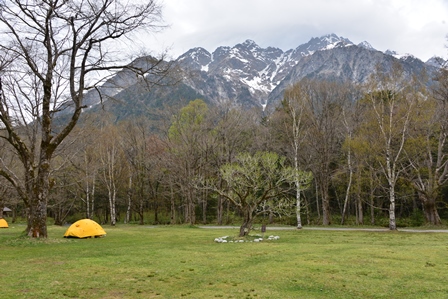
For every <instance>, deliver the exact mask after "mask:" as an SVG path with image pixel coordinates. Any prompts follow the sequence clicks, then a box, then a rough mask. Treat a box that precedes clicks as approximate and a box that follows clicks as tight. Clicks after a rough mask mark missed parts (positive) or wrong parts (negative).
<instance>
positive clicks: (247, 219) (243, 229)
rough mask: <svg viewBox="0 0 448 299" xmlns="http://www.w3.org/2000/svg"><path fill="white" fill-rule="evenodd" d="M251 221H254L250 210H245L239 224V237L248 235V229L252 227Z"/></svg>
mask: <svg viewBox="0 0 448 299" xmlns="http://www.w3.org/2000/svg"><path fill="white" fill-rule="evenodd" d="M253 221H254V219H253V216H252V212H251V211H245V212H244V220H243V224H241V226H240V234H239V237H245V236H247V235H249V232H250V229H251V228H252V224H253Z"/></svg>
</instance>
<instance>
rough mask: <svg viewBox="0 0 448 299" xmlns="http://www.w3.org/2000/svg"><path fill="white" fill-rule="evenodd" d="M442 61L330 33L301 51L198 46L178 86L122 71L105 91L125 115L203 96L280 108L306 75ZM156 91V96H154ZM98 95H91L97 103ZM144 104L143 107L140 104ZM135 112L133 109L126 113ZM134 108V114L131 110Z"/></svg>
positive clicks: (344, 77) (345, 75)
mask: <svg viewBox="0 0 448 299" xmlns="http://www.w3.org/2000/svg"><path fill="white" fill-rule="evenodd" d="M434 61H436V59H432V60H430V61H428V62H427V63H426V64H425V63H423V62H422V61H421V60H419V59H417V58H415V57H413V56H412V55H409V54H407V55H398V54H397V53H395V52H392V51H389V52H387V53H383V52H380V51H377V50H375V49H374V48H373V47H372V46H371V45H370V44H369V43H368V42H366V41H364V42H362V43H360V44H359V45H355V44H354V43H352V42H351V41H350V40H349V39H347V38H343V37H340V36H337V35H335V34H329V35H325V36H322V37H318V38H316V37H315V38H311V39H310V40H309V41H308V42H307V43H305V44H302V45H299V46H298V47H297V48H295V49H290V50H287V51H283V50H281V49H279V48H274V47H267V48H262V47H260V46H259V45H257V44H256V43H255V42H254V41H252V40H246V41H245V42H243V43H240V44H237V45H235V46H233V47H218V48H217V49H215V50H214V51H213V52H212V53H210V52H208V51H207V50H206V49H204V48H193V49H190V50H189V51H187V52H186V53H184V54H182V55H181V56H179V57H178V59H177V60H176V62H177V63H178V64H179V66H180V67H181V68H182V69H184V70H185V74H189V75H188V76H184V77H183V80H182V82H181V83H179V84H178V85H176V86H170V87H163V88H155V89H152V90H151V91H145V90H143V89H142V88H141V86H139V82H137V81H138V80H136V78H135V75H133V74H128V73H127V72H126V71H122V72H119V73H118V74H117V76H115V77H114V78H112V79H111V81H110V82H108V85H105V87H103V89H104V90H105V91H106V90H107V92H108V94H107V95H108V96H109V97H112V98H114V99H116V101H111V102H110V103H108V105H109V106H110V109H111V110H113V111H115V112H114V113H119V114H120V115H122V117H125V116H126V115H130V114H132V113H136V111H138V110H139V107H140V106H141V109H147V108H148V107H155V106H158V107H160V106H161V105H163V104H164V103H165V104H168V103H174V102H176V101H177V102H178V101H181V100H191V99H193V98H195V97H197V98H202V99H204V100H206V101H207V102H208V103H210V104H213V105H220V104H223V103H226V104H231V105H234V106H240V107H243V108H245V109H248V108H252V107H263V108H265V107H266V106H267V105H269V106H271V107H274V106H275V105H276V104H277V103H278V101H279V100H280V99H281V97H282V94H283V91H284V90H285V88H287V87H288V86H290V85H292V84H294V83H295V82H297V81H299V80H300V79H302V78H315V79H324V80H336V81H349V82H354V83H360V84H362V83H365V82H366V80H367V79H368V78H369V76H370V75H371V74H372V73H373V72H375V69H376V67H377V66H378V65H380V66H381V67H382V68H383V69H385V70H390V69H391V68H392V65H393V64H394V63H398V64H400V65H401V66H402V67H403V69H404V70H405V73H406V74H407V75H408V76H411V75H419V74H421V73H423V72H426V73H427V74H429V75H431V74H432V73H433V72H434V71H435V70H436V69H437V68H436V67H435V66H434V65H435V63H434ZM148 93H151V94H148ZM95 100H97V99H95V98H89V102H88V104H89V105H94V102H95ZM139 105H140V106H139ZM123 110H130V112H123ZM131 111H134V112H131Z"/></svg>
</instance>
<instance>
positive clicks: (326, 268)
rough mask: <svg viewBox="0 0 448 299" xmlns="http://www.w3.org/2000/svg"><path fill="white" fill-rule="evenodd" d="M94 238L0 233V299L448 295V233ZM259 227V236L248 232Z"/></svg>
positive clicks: (15, 228) (60, 230)
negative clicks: (239, 239)
mask: <svg viewBox="0 0 448 299" xmlns="http://www.w3.org/2000/svg"><path fill="white" fill-rule="evenodd" d="M103 227H104V229H105V230H106V232H107V236H106V237H104V238H98V239H83V240H79V239H64V238H62V236H63V234H64V232H65V230H66V229H67V228H66V227H57V226H51V227H49V236H50V237H49V238H48V239H47V240H32V239H28V238H25V237H20V234H21V232H22V231H23V230H24V228H25V227H24V226H20V225H10V228H8V229H0V270H1V271H0V297H1V298H34V299H38V298H108V299H109V298H282V299H284V298H448V234H445V233H405V232H359V231H356V232H355V231H350V232H346V231H315V230H301V231H297V230H288V231H272V232H269V227H268V232H267V233H266V234H274V235H278V236H280V239H279V240H276V241H263V242H260V243H250V242H248V243H220V244H219V243H215V242H214V241H213V240H214V238H216V237H221V236H224V235H231V236H234V235H236V233H237V230H232V229H201V228H194V227H183V226H171V227H170V226H167V227H149V226H137V225H118V226H117V227H110V226H107V225H106V226H103ZM255 233H256V232H255Z"/></svg>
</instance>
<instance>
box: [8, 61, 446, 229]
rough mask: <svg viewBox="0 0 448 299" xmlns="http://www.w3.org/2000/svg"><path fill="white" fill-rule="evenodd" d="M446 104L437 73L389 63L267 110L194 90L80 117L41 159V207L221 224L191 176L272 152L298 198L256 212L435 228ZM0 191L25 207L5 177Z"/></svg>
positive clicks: (442, 190) (230, 216)
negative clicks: (146, 113) (151, 104)
mask: <svg viewBox="0 0 448 299" xmlns="http://www.w3.org/2000/svg"><path fill="white" fill-rule="evenodd" d="M447 104H448V75H447V72H446V71H445V70H443V69H442V70H441V71H440V73H439V74H438V76H437V78H435V80H434V84H433V85H431V86H430V87H427V86H425V85H422V84H420V83H419V81H418V80H416V79H413V78H409V77H407V76H405V74H404V73H403V72H402V71H401V70H400V68H399V67H398V66H396V67H395V68H394V69H393V70H389V71H388V72H387V73H385V72H381V71H378V72H377V74H376V76H372V78H371V80H370V81H369V83H368V84H366V85H363V86H355V85H351V84H343V83H338V82H328V81H316V80H302V81H301V82H298V83H296V84H295V85H294V86H291V87H290V88H289V89H288V90H287V91H285V93H284V97H283V100H282V101H281V103H279V105H278V106H277V107H276V108H275V109H273V110H271V111H261V110H257V109H254V110H250V111H245V110H242V109H240V108H238V107H231V106H225V105H221V106H220V107H216V106H209V105H207V104H206V103H205V102H204V101H202V100H200V99H198V100H195V101H191V102H190V103H188V104H187V105H185V106H184V107H179V109H175V108H174V107H171V108H166V109H164V110H162V111H159V113H158V117H157V118H156V119H155V118H154V117H153V118H152V119H151V120H150V119H148V118H145V117H141V118H138V119H129V120H125V121H120V122H118V123H117V122H116V121H114V119H113V117H112V116H111V115H101V116H100V114H96V115H90V114H86V116H85V118H84V120H83V123H82V124H80V125H79V126H78V127H77V128H75V130H74V131H73V132H72V134H71V135H70V136H69V137H68V138H67V139H66V140H65V141H64V143H63V146H61V147H60V148H59V149H58V154H57V156H56V157H55V158H54V159H53V161H52V163H53V164H52V174H51V180H50V185H51V191H50V194H49V200H48V215H49V216H50V217H53V218H54V221H55V223H56V224H64V223H66V222H73V221H75V220H77V218H79V217H86V218H93V219H96V220H98V221H99V222H101V223H110V224H111V225H115V223H116V222H117V221H120V222H125V223H129V222H138V223H139V224H145V223H155V224H160V223H163V224H168V223H169V224H178V223H189V224H199V223H201V224H202V223H203V224H206V223H216V224H219V225H221V224H228V223H233V221H234V220H235V218H240V217H241V216H242V215H241V211H240V210H239V209H238V207H236V206H235V205H233V204H232V203H231V201H229V200H227V199H226V198H225V197H222V196H218V194H217V193H216V192H213V190H211V189H210V188H203V187H201V184H200V183H198V182H199V181H201V182H204V181H213V182H215V184H217V185H219V182H222V185H221V187H222V188H225V187H226V186H225V184H228V181H226V182H224V181H223V180H222V177H221V173H220V169H222V167H223V166H224V165H229V164H231V163H234V162H235V159H236V157H237V156H238V155H239V154H241V153H246V154H250V155H255V154H256V153H259V152H273V153H276V154H277V155H279V156H281V157H284V158H285V159H286V160H285V161H286V163H287V165H288V166H291V167H293V168H295V169H298V170H300V171H309V172H311V173H312V176H313V179H312V182H311V185H310V186H309V187H308V188H307V189H306V190H303V191H302V192H299V194H296V193H295V192H294V191H293V189H291V191H289V193H288V194H289V195H288V196H290V197H291V198H292V199H294V198H296V197H297V196H300V198H301V201H300V206H299V207H297V206H295V207H292V208H291V210H290V211H289V212H288V211H286V212H285V211H283V213H281V214H280V213H269V211H268V210H265V211H264V212H266V213H264V214H263V215H264V216H265V218H264V220H263V221H266V222H268V221H269V222H273V221H276V222H283V223H285V224H291V225H297V223H296V221H297V217H296V216H297V215H295V212H296V211H297V208H300V209H299V211H300V214H301V216H302V220H301V221H303V223H304V224H305V225H310V224H323V225H329V224H344V223H350V224H360V225H361V224H372V225H383V226H389V227H390V228H391V229H394V228H396V226H397V225H398V226H400V225H403V226H404V225H412V226H416V225H422V224H424V223H427V224H432V225H439V224H442V223H443V220H444V219H446V218H447V217H448V209H447V204H448V189H447V186H448V185H447V181H448V164H447V162H448V157H447V154H448V147H447V144H446V136H447V133H448V118H447V116H448V110H447V109H448V107H447ZM151 114H154V111H151ZM24 134H25V132H24ZM4 148H5V147H4ZM12 157H14V155H13V154H12V153H8V152H5V151H3V152H2V163H4V164H5V165H7V166H8V167H9V168H10V169H14V168H18V164H17V161H15V160H14V159H13V158H12ZM0 192H1V193H0V199H1V203H2V204H3V205H6V206H8V207H12V208H14V211H15V215H16V216H20V215H21V214H22V213H23V215H25V214H26V213H25V210H24V204H23V202H22V201H21V200H20V199H19V197H18V195H17V194H15V193H14V191H13V189H11V188H9V187H8V184H7V182H6V181H2V182H1V188H0ZM293 202H294V201H293ZM298 202H299V201H298ZM2 204H0V206H1V205H2ZM239 222H240V221H237V223H238V224H239Z"/></svg>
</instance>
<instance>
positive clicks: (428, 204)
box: [419, 194, 441, 225]
mask: <svg viewBox="0 0 448 299" xmlns="http://www.w3.org/2000/svg"><path fill="white" fill-rule="evenodd" d="M419 198H420V200H421V202H422V205H423V212H424V213H425V219H426V222H427V223H428V224H432V225H440V224H441V220H440V216H439V212H438V211H437V206H436V199H435V198H434V197H431V196H425V195H423V194H419Z"/></svg>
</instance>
